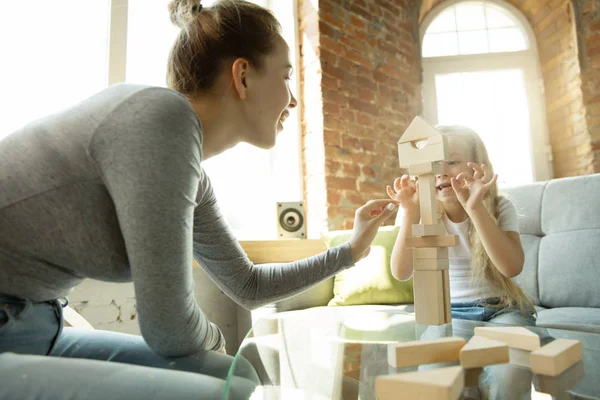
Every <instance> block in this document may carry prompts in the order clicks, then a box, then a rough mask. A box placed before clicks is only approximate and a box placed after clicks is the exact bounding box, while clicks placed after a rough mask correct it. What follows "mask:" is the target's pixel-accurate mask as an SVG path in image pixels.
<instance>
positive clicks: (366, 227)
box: [350, 199, 396, 263]
mask: <svg viewBox="0 0 600 400" xmlns="http://www.w3.org/2000/svg"><path fill="white" fill-rule="evenodd" d="M395 208H396V202H394V201H391V202H390V200H388V199H379V200H370V201H369V202H367V204H365V205H364V206H362V207H360V208H359V209H358V210H356V213H355V215H354V229H353V231H352V236H351V237H350V252H351V253H352V259H353V260H354V262H355V263H356V262H358V261H359V260H361V259H363V258H364V257H366V256H367V255H368V254H369V251H370V250H371V242H373V239H375V235H376V234H377V231H378V230H379V227H380V226H381V225H382V224H383V222H384V221H385V220H386V219H388V218H389V217H390V216H391V215H392V214H393V212H394V209H395Z"/></svg>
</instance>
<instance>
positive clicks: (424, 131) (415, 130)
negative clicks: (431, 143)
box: [398, 116, 441, 144]
mask: <svg viewBox="0 0 600 400" xmlns="http://www.w3.org/2000/svg"><path fill="white" fill-rule="evenodd" d="M433 136H441V133H440V132H439V131H438V130H437V129H435V128H434V127H433V126H432V125H431V124H430V123H429V122H427V120H425V119H424V118H422V117H419V116H416V117H415V118H414V119H413V120H412V122H411V123H410V125H409V126H408V128H406V130H405V131H404V133H403V134H402V136H401V137H400V140H398V144H400V143H409V142H413V141H415V140H422V139H427V138H429V137H433Z"/></svg>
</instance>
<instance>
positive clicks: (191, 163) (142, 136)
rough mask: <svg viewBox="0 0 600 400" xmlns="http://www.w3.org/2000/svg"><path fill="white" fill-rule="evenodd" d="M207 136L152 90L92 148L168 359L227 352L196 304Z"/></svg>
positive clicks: (151, 337)
mask: <svg viewBox="0 0 600 400" xmlns="http://www.w3.org/2000/svg"><path fill="white" fill-rule="evenodd" d="M200 134H201V129H200V125H199V121H198V118H197V116H196V114H195V113H194V111H193V110H192V109H191V107H190V105H189V103H188V102H187V100H185V99H184V98H183V97H182V96H180V95H178V94H177V93H175V92H172V91H168V90H166V89H161V88H148V89H143V90H139V91H136V92H133V94H132V95H130V97H129V98H127V99H125V100H123V101H122V102H121V104H119V106H118V107H116V108H115V109H114V110H113V111H112V113H111V114H110V115H109V116H108V117H107V118H106V120H105V121H104V122H103V123H102V124H101V125H100V126H99V128H98V130H97V131H96V132H95V134H94V136H93V138H92V140H91V142H90V145H89V154H90V157H91V159H92V160H93V162H94V163H95V165H96V168H97V170H98V172H99V174H100V176H101V177H102V179H103V181H104V184H105V186H106V188H107V190H108V192H109V194H110V196H111V199H112V201H113V203H114V207H115V211H116V213H117V217H118V220H119V226H120V232H115V235H121V236H122V238H123V241H124V244H125V248H126V251H127V258H128V261H129V265H130V269H131V278H132V281H133V284H134V289H135V297H136V304H137V305H136V307H137V312H138V316H139V323H140V329H141V333H142V335H143V336H144V339H145V340H146V342H147V343H148V345H149V346H150V347H151V348H152V349H153V350H154V351H156V352H157V353H158V354H161V355H164V356H185V355H190V354H193V353H196V352H198V351H200V350H218V349H220V348H222V347H223V346H224V345H225V341H224V338H223V335H222V334H221V331H220V330H219V329H218V328H217V326H216V325H214V324H212V323H211V322H210V321H209V320H208V319H207V318H206V316H205V315H204V313H202V311H201V310H200V308H199V307H198V305H197V303H196V299H195V296H194V282H193V279H192V241H193V240H192V239H193V238H192V234H193V229H192V228H193V227H192V223H193V217H194V208H195V206H196V201H195V199H196V193H197V190H198V185H199V180H200V161H201V142H200V141H201V137H200ZM119 240H120V238H119Z"/></svg>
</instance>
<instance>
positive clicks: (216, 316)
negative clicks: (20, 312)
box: [69, 268, 238, 354]
mask: <svg viewBox="0 0 600 400" xmlns="http://www.w3.org/2000/svg"><path fill="white" fill-rule="evenodd" d="M194 281H195V293H196V301H197V302H198V304H199V305H200V308H202V311H204V313H205V314H206V315H207V316H208V318H209V319H210V321H212V322H214V323H215V324H217V325H218V326H219V328H221V331H222V332H223V335H224V336H225V340H226V341H227V352H228V353H229V354H232V353H233V352H235V351H236V349H237V347H238V326H237V312H238V310H237V309H238V306H237V305H236V303H234V302H233V301H232V300H231V299H230V298H229V297H227V295H225V294H224V293H223V292H222V291H221V290H220V289H219V288H217V286H216V285H215V284H214V283H213V282H212V281H211V280H210V278H208V276H207V275H206V274H205V272H204V271H203V270H202V269H200V268H194ZM69 301H70V303H69V304H70V305H71V307H73V308H74V309H75V310H77V312H79V313H80V314H81V315H82V316H83V317H84V318H85V319H86V320H87V321H88V322H89V323H90V324H92V326H93V327H94V328H95V329H103V330H108V331H114V332H123V333H130V334H135V335H139V334H140V330H139V326H138V318H137V312H136V304H135V297H134V294H133V284H131V283H107V282H100V281H95V280H91V279H87V280H85V281H84V282H83V283H82V284H81V285H79V286H78V287H76V288H75V290H74V291H73V293H71V295H69Z"/></svg>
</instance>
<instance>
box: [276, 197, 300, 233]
mask: <svg viewBox="0 0 600 400" xmlns="http://www.w3.org/2000/svg"><path fill="white" fill-rule="evenodd" d="M277 236H278V237H279V238H280V239H289V238H297V239H306V222H305V220H304V204H303V202H301V201H296V202H294V201H292V202H279V203H277Z"/></svg>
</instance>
